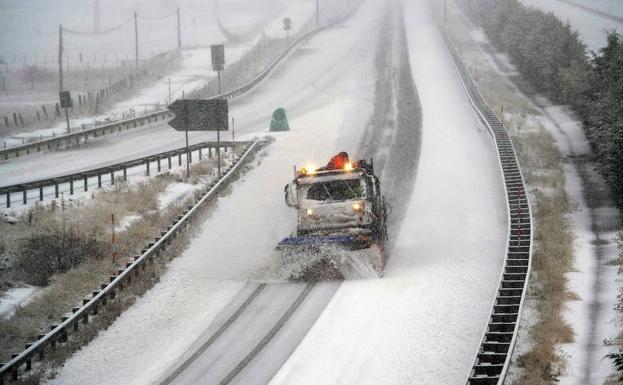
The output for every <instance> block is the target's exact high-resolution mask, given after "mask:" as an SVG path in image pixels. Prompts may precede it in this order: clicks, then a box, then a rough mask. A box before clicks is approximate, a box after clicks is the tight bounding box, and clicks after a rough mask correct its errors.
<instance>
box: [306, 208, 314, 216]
mask: <svg viewBox="0 0 623 385" xmlns="http://www.w3.org/2000/svg"><path fill="white" fill-rule="evenodd" d="M305 212H306V213H307V215H312V214H313V213H314V210H312V209H307V210H305Z"/></svg>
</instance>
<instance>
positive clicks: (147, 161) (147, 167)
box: [145, 159, 149, 176]
mask: <svg viewBox="0 0 623 385" xmlns="http://www.w3.org/2000/svg"><path fill="white" fill-rule="evenodd" d="M145 172H146V173H147V176H149V159H147V160H145Z"/></svg>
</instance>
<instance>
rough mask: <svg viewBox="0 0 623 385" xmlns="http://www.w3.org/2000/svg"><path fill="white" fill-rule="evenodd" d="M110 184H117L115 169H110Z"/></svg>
mask: <svg viewBox="0 0 623 385" xmlns="http://www.w3.org/2000/svg"><path fill="white" fill-rule="evenodd" d="M110 184H111V185H113V186H114V185H115V170H110Z"/></svg>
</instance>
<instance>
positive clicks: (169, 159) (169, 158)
mask: <svg viewBox="0 0 623 385" xmlns="http://www.w3.org/2000/svg"><path fill="white" fill-rule="evenodd" d="M167 160H168V161H169V170H170V169H171V168H172V167H171V157H170V156H169V157H168V158H167Z"/></svg>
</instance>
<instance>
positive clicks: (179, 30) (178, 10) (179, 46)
mask: <svg viewBox="0 0 623 385" xmlns="http://www.w3.org/2000/svg"><path fill="white" fill-rule="evenodd" d="M181 48H182V33H181V25H180V7H179V6H178V7H177V49H181Z"/></svg>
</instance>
